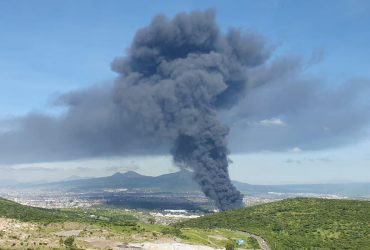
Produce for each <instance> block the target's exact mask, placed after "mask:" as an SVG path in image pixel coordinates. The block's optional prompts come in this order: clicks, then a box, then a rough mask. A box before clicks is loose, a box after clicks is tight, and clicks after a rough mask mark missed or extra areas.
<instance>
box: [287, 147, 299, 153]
mask: <svg viewBox="0 0 370 250" xmlns="http://www.w3.org/2000/svg"><path fill="white" fill-rule="evenodd" d="M288 151H289V152H290V153H301V152H302V149H301V148H299V147H294V148H291V149H289V150H288Z"/></svg>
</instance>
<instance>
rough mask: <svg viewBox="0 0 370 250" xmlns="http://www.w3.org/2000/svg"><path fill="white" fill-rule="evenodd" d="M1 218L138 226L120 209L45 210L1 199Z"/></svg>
mask: <svg viewBox="0 0 370 250" xmlns="http://www.w3.org/2000/svg"><path fill="white" fill-rule="evenodd" d="M0 217H5V218H11V219H17V220H20V221H25V222H38V223H42V224H43V225H44V226H47V225H48V224H50V223H55V222H68V221H69V222H72V221H73V222H82V223H98V224H109V225H122V226H125V225H127V224H130V225H131V224H133V225H136V221H137V218H136V217H134V216H133V215H130V214H127V213H125V212H123V211H122V210H119V209H115V210H112V209H84V210H82V209H69V210H68V209H64V210H63V209H44V208H36V207H29V206H24V205H21V204H18V203H16V202H13V201H9V200H5V199H2V198H0Z"/></svg>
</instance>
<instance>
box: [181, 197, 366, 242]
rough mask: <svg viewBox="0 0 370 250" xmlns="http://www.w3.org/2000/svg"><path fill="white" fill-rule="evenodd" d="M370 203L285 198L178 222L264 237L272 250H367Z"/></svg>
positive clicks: (185, 225) (183, 225) (184, 225)
mask: <svg viewBox="0 0 370 250" xmlns="http://www.w3.org/2000/svg"><path fill="white" fill-rule="evenodd" d="M369 211H370V202H368V201H354V200H326V199H307V198H298V199H288V200H284V201H280V202H273V203H269V204H264V205H259V206H254V207H249V208H243V209H238V210H233V211H227V212H222V213H217V214H214V215H210V216H204V217H200V218H197V219H192V220H188V221H184V222H181V223H179V224H177V226H180V227H196V228H204V229H209V228H226V229H231V230H240V231H246V232H250V233H254V234H257V235H260V236H261V237H263V238H264V239H265V240H267V242H268V243H269V245H270V247H272V248H273V249H313V248H315V249H322V248H324V249H368V248H369V246H370V212H369Z"/></svg>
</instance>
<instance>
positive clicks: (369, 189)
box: [33, 170, 370, 197]
mask: <svg viewBox="0 0 370 250" xmlns="http://www.w3.org/2000/svg"><path fill="white" fill-rule="evenodd" d="M233 184H234V185H235V187H236V188H237V189H238V190H240V191H241V192H242V193H244V194H246V195H258V194H268V193H320V194H333V195H343V196H350V197H370V183H340V184H333V183H332V184H288V185H253V184H248V183H243V182H239V181H233ZM33 187H37V188H58V189H63V190H67V191H72V192H73V191H75V192H76V191H94V190H104V189H128V190H134V191H140V190H141V191H152V192H180V193H184V192H201V190H200V188H199V186H198V185H197V183H196V182H195V181H194V180H193V179H192V172H190V171H188V170H181V171H178V172H174V173H169V174H163V175H159V176H146V175H141V174H139V173H137V172H135V171H128V172H125V173H121V172H116V173H114V174H112V175H110V176H104V177H95V178H84V179H80V180H69V181H60V182H52V183H46V184H38V185H33Z"/></svg>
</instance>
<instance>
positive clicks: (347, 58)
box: [0, 0, 370, 183]
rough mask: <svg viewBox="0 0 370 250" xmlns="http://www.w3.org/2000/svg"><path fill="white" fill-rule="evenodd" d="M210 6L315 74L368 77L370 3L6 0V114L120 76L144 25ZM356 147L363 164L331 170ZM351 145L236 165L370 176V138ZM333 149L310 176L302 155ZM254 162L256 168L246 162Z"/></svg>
mask: <svg viewBox="0 0 370 250" xmlns="http://www.w3.org/2000/svg"><path fill="white" fill-rule="evenodd" d="M208 8H213V9H215V10H216V13H217V18H216V19H217V21H218V23H219V24H220V26H221V28H222V29H223V30H226V29H227V28H229V27H231V26H233V27H238V28H241V29H245V30H254V31H257V32H259V33H261V34H262V35H263V36H265V37H266V39H267V40H268V41H269V42H270V44H271V45H272V46H275V47H276V51H275V54H274V55H275V57H278V56H280V55H289V56H301V57H303V58H304V60H305V61H306V62H310V61H312V62H313V63H317V64H315V65H314V66H312V67H310V68H309V69H308V72H309V73H311V74H312V75H317V76H320V77H321V78H322V79H324V81H325V82H327V83H328V84H329V85H339V84H341V83H343V82H344V81H346V80H349V79H352V78H356V77H363V78H370V59H369V54H370V47H369V44H370V31H369V28H368V24H369V23H370V14H369V13H370V2H369V1H278V0H269V1H232V2H230V1H155V2H154V1H112V0H111V1H93V0H89V1H87V0H86V1H83V0H81V1H40V0H35V1H25V0H24V1H17V0H15V1H10V0H8V1H7V0H4V1H0V37H1V39H0V55H1V56H0V118H8V117H16V116H19V115H24V114H26V113H28V112H30V111H39V112H48V113H55V112H56V111H57V110H56V108H54V107H52V106H51V105H50V103H51V102H52V100H53V98H54V97H55V96H56V95H58V94H60V93H64V92H68V91H70V90H77V89H81V88H84V87H88V86H90V85H92V84H96V83H102V82H106V81H110V80H112V79H113V78H114V77H115V76H116V75H115V73H113V72H112V71H111V69H110V63H111V61H112V59H113V58H115V57H116V56H120V55H122V54H123V53H124V51H125V49H126V48H127V47H128V46H129V45H130V42H131V40H132V38H133V36H134V34H135V32H136V30H137V29H138V28H140V27H143V26H145V25H147V24H148V23H149V22H150V20H151V19H152V17H153V16H154V15H156V14H158V13H163V14H165V15H167V16H169V17H172V16H174V15H175V14H176V13H178V12H181V11H192V10H204V9H208ZM366 140H367V139H366V138H364V141H366ZM353 147H357V149H356V150H355V152H356V153H355V154H352V155H354V156H353V157H354V158H356V161H359V162H360V163H358V164H360V166H357V169H356V167H355V166H342V168H344V170H345V171H343V173H341V171H338V173H336V174H334V173H333V172H334V171H333V168H332V167H333V166H334V165H335V164H338V162H339V161H336V160H335V159H339V157H338V156H339V155H342V154H346V152H352V151H351V150H353ZM353 147H352V146H347V147H346V148H345V149H340V150H338V151H334V152H332V151H330V152H329V151H328V150H332V149H327V150H321V151H320V152H310V153H307V154H311V155H310V156H307V155H305V156H302V157H301V156H297V154H294V155H293V158H294V159H296V158H298V159H297V160H296V161H291V163H290V164H287V162H286V161H288V160H289V159H291V158H292V156H291V154H292V152H286V153H284V152H281V153H279V154H280V155H279V156H278V157H277V158H276V155H275V156H274V155H273V154H271V159H270V160H269V161H268V163H266V162H264V161H263V159H265V153H263V154H262V153H261V154H262V155H261V154H254V155H248V156H245V158H243V159H240V160H239V162H238V163H235V164H234V165H238V167H235V166H234V167H233V166H232V171H231V174H232V175H234V176H238V175H239V174H238V173H242V175H244V174H245V176H247V175H248V174H250V175H249V176H251V177H248V178H242V179H243V180H244V181H249V182H252V183H253V182H254V183H264V182H269V183H273V182H276V183H282V182H285V183H287V182H290V183H292V182H310V181H311V182H315V181H324V180H343V179H349V180H356V181H359V180H362V179H366V178H364V175H365V176H370V170H369V165H370V164H369V163H370V160H369V159H368V158H366V152H367V151H368V149H369V148H368V144H366V143H364V144H361V146H358V145H357V144H356V145H353ZM343 150H344V151H343ZM347 150H348V151H347ZM301 154H302V153H301ZM305 154H306V153H305ZM318 154H319V155H320V156H317V155H318ZM298 155H299V153H298ZM326 155H330V158H331V159H333V160H330V161H323V162H321V163H320V164H316V166H318V165H319V166H320V169H315V171H313V172H312V174H310V175H308V176H307V175H306V176H305V175H304V174H302V173H304V172H305V171H310V170H309V169H310V164H309V162H308V163H304V164H302V161H303V160H302V159H304V158H310V157H311V158H312V157H313V158H315V157H316V158H317V159H319V158H320V157H321V158H322V157H326ZM354 158H353V159H354ZM238 159H239V158H238ZM274 159H275V160H274ZM299 161H301V162H300V163H298V162H299ZM348 162H351V158H349V159H348ZM248 164H249V165H253V169H252V168H251V169H248V168H243V167H242V166H244V165H248ZM312 164H313V163H312V162H311V165H312ZM358 164H357V165H358ZM144 165H145V164H144ZM164 165H165V164H164ZM166 165H168V163H166ZM267 165H268V166H267ZM277 165H279V166H282V167H279V166H277ZM303 165H304V166H303ZM325 166H327V168H326V167H325ZM275 167H276V168H275ZM271 168H274V169H275V170H276V173H274V176H270V177H269V178H267V179H268V180H267V181H264V180H263V178H262V179H261V178H260V177H258V172H259V171H261V170H262V171H265V170H268V171H270V170H271ZM165 169H166V170H168V168H167V167H166V168H165ZM297 169H300V170H299V171H297ZM144 172H145V171H144ZM296 172H297V173H296ZM292 173H294V174H292ZM68 174H69V173H66V175H68ZM289 175H291V177H289ZM322 175H323V176H322ZM253 176H255V178H253ZM318 176H320V177H318ZM257 177H258V178H257ZM35 178H37V177H35ZM367 180H370V179H367Z"/></svg>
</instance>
